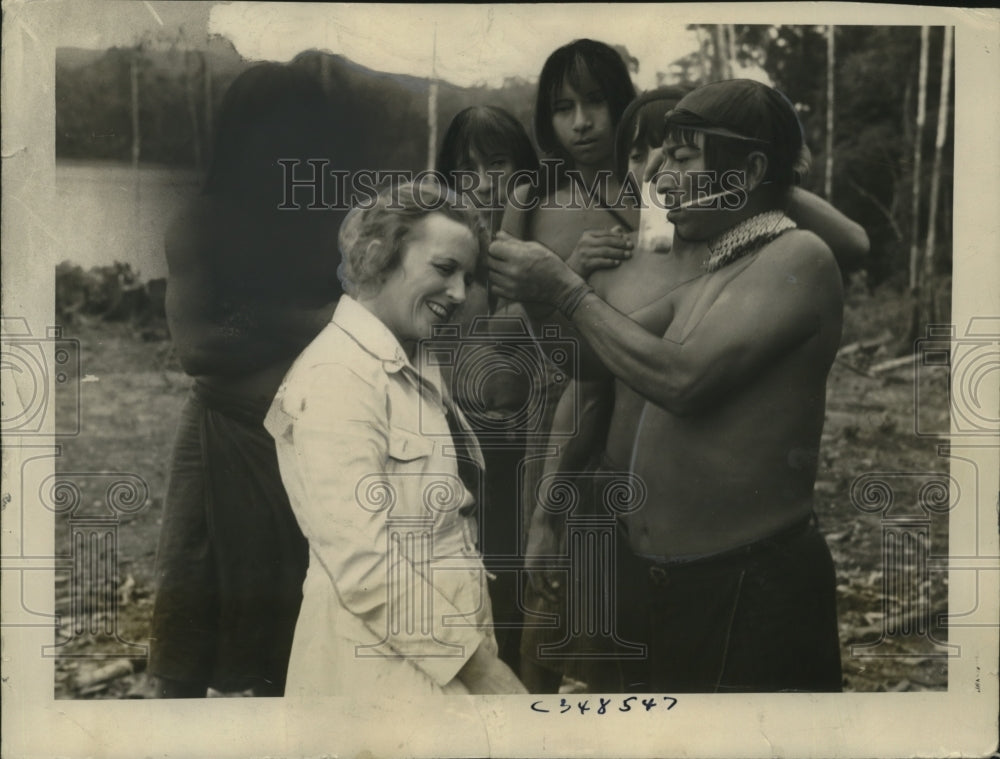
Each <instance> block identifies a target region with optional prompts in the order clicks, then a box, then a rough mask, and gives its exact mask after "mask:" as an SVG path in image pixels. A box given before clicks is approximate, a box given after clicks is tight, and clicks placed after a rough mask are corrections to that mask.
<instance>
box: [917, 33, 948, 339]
mask: <svg viewBox="0 0 1000 759" xmlns="http://www.w3.org/2000/svg"><path fill="white" fill-rule="evenodd" d="M952 34H954V30H953V28H952V27H950V26H946V27H945V28H944V46H943V49H942V51H941V99H940V100H939V101H938V123H937V138H936V139H935V140H934V168H933V169H932V171H931V195H930V199H929V201H928V213H927V248H926V250H925V252H924V276H923V280H924V284H923V288H922V293H923V298H922V300H923V302H924V306H923V311H924V317H925V318H926V320H927V323H933V322H935V321H937V314H935V313H934V291H935V284H936V283H935V279H936V273H935V271H934V263H935V247H936V243H937V206H938V193H939V190H940V187H941V158H942V153H943V152H944V143H945V140H946V139H947V137H948V113H949V111H950V107H949V102H948V101H949V99H950V96H951V48H952Z"/></svg>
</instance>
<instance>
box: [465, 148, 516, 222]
mask: <svg viewBox="0 0 1000 759" xmlns="http://www.w3.org/2000/svg"><path fill="white" fill-rule="evenodd" d="M458 169H459V171H468V172H472V173H474V174H475V175H476V177H475V182H476V184H475V185H473V186H472V187H469V183H470V180H471V179H472V178H471V177H469V178H463V179H461V180H460V181H461V182H463V183H465V184H464V187H465V188H468V189H469V190H471V191H472V193H473V194H474V195H475V197H476V200H478V201H479V203H480V205H482V206H485V208H487V209H500V210H502V209H503V207H504V206H505V205H507V182H508V180H509V179H510V177H511V175H512V174H513V173H514V172H515V170H516V169H515V166H514V159H513V158H511V156H510V154H509V153H503V152H494V153H490V154H488V155H486V154H483V153H480V152H479V151H478V150H476V149H475V148H469V154H468V155H467V156H466V158H465V160H464V161H463V162H462V163H461V164H460V165H459V167H458Z"/></svg>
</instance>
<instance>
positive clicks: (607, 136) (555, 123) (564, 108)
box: [552, 77, 615, 167]
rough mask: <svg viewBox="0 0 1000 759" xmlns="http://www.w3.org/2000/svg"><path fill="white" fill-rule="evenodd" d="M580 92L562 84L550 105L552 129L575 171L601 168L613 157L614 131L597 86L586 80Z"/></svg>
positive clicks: (588, 79) (588, 78)
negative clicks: (584, 168)
mask: <svg viewBox="0 0 1000 759" xmlns="http://www.w3.org/2000/svg"><path fill="white" fill-rule="evenodd" d="M580 90H581V91H579V92H578V91H577V90H576V89H574V88H573V86H572V85H571V84H570V83H569V82H567V81H565V80H564V81H563V83H562V87H560V89H559V91H558V92H557V93H556V98H555V101H554V102H553V104H552V129H553V131H554V132H555V134H556V139H558V140H559V144H560V145H562V147H563V149H564V150H565V151H566V152H567V153H568V154H569V156H570V158H571V159H572V160H573V163H574V164H575V165H576V166H577V167H601V166H604V165H605V164H607V163H608V162H609V161H610V160H612V157H613V155H614V150H615V127H614V124H613V123H612V122H611V113H610V111H609V110H608V103H607V99H606V98H605V97H604V92H603V91H602V90H601V88H600V87H599V86H598V84H597V82H595V81H594V80H593V79H592V78H591V77H586V78H585V79H584V81H583V82H582V84H581V87H580Z"/></svg>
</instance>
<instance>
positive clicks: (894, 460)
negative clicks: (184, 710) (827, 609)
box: [55, 285, 948, 698]
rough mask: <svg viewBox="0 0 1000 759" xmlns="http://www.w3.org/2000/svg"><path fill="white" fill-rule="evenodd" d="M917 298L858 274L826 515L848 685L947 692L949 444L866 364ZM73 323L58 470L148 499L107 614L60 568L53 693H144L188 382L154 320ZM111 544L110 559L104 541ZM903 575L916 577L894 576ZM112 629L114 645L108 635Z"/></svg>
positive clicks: (943, 396)
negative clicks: (895, 551)
mask: <svg viewBox="0 0 1000 759" xmlns="http://www.w3.org/2000/svg"><path fill="white" fill-rule="evenodd" d="M906 309H907V306H906V303H905V301H904V299H903V298H901V297H899V296H897V295H895V294H893V293H892V292H891V291H889V290H888V289H885V288H883V289H882V290H880V291H878V293H877V294H876V295H875V296H871V295H869V294H867V293H866V292H865V291H864V289H863V288H862V287H861V286H860V285H855V286H852V287H851V288H850V289H849V297H848V305H847V309H846V314H845V330H844V339H843V345H844V346H854V344H857V343H858V342H859V341H862V342H863V344H862V345H861V346H860V347H851V348H848V349H847V350H844V349H842V353H841V356H840V357H838V360H837V362H836V363H835V365H834V367H833V371H832V373H831V376H830V382H829V386H828V407H827V419H826V426H825V430H824V435H823V444H822V449H821V462H820V472H819V477H818V481H817V485H816V511H817V514H818V517H819V520H820V527H821V529H822V531H823V532H824V533H825V535H826V537H827V541H828V543H829V545H830V549H831V551H832V553H833V557H834V561H835V563H836V567H837V575H838V605H839V616H840V637H841V646H842V656H843V664H844V688H845V690H849V691H920V690H944V689H946V688H947V683H948V668H947V658H944V657H942V656H941V649H940V648H938V647H936V646H935V645H933V643H932V642H931V638H933V639H935V640H936V641H939V642H942V643H943V642H946V640H947V631H946V629H945V628H944V625H943V623H944V621H945V620H943V617H944V615H946V613H947V590H948V588H947V574H946V572H945V571H943V570H944V569H946V565H945V564H944V558H943V557H944V556H945V555H946V552H947V543H948V524H947V516H948V515H947V513H943V512H945V511H946V508H947V507H946V506H945V508H944V509H939V512H942V513H933V512H929V511H927V510H924V509H921V508H920V507H919V506H918V500H919V498H918V491H920V489H921V488H922V487H924V486H925V485H927V483H928V481H929V480H931V479H933V476H934V474H935V473H937V474H938V475H944V474H946V473H947V472H948V461H947V459H945V458H943V457H942V456H940V455H939V453H938V446H939V444H940V443H942V442H944V438H943V437H934V436H933V435H932V436H923V435H921V436H918V435H917V434H915V431H914V426H915V425H914V418H915V411H914V402H915V401H914V398H915V395H914V370H913V369H912V368H911V366H910V365H909V364H907V365H905V366H902V367H900V368H896V369H893V370H890V371H885V372H878V373H872V372H871V369H872V367H873V366H875V365H877V364H878V363H880V362H883V361H886V360H888V359H891V358H893V357H894V356H895V355H896V348H897V347H898V344H899V340H900V338H901V337H902V335H901V333H902V331H903V327H904V325H906V324H907V310H906ZM65 331H66V334H67V336H68V337H71V338H76V339H78V340H79V341H80V347H81V362H82V377H83V379H82V383H81V385H80V391H81V400H80V410H81V433H80V435H78V436H76V437H73V438H66V439H64V440H63V441H62V443H63V450H62V455H61V457H60V458H59V459H58V463H57V469H58V470H59V471H60V472H64V473H81V472H83V473H94V472H104V473H109V472H110V473H116V472H117V473H133V474H136V475H138V476H139V477H141V478H142V480H144V481H145V483H146V484H147V485H148V498H147V500H146V501H145V503H144V505H142V507H141V508H139V509H138V510H136V511H135V513H134V514H132V515H128V516H123V517H120V518H119V520H118V522H117V524H116V526H115V527H114V529H113V530H112V531H113V532H114V531H116V532H117V565H116V569H113V570H111V571H109V572H107V573H105V574H103V575H102V574H101V573H100V572H92V573H91V574H90V575H88V582H89V583H91V584H90V585H88V586H85V588H84V589H85V590H87V591H95V590H97V588H95V587H93V585H94V584H95V583H97V584H101V585H103V588H104V590H105V591H108V592H113V594H114V597H115V599H116V604H113V605H112V606H111V607H110V608H108V609H106V610H105V611H104V613H103V614H102V616H101V618H100V619H97V620H95V619H89V620H81V619H79V618H78V610H75V609H74V599H77V596H78V595H79V589H78V590H76V591H75V590H74V588H73V584H74V582H75V580H74V579H73V578H72V572H71V571H69V570H66V571H64V572H61V573H59V574H58V576H57V583H56V612H57V614H59V615H60V621H61V625H60V626H59V627H58V629H57V630H56V639H57V640H56V642H57V643H58V644H60V645H61V649H60V651H61V654H62V655H61V656H60V657H59V658H58V659H57V661H56V667H55V694H56V697H58V698H125V697H145V696H148V695H150V691H149V686H148V682H147V680H146V678H145V673H144V660H143V659H142V658H141V656H136V654H137V653H141V651H139V650H137V649H135V648H133V647H130V646H126V645H125V644H124V643H123V641H124V642H127V643H129V644H135V645H140V646H142V645H146V644H147V643H148V640H147V638H148V626H149V619H150V615H151V611H152V603H153V587H152V581H153V561H154V557H155V552H156V540H157V533H158V529H159V525H160V519H161V511H162V506H163V497H164V492H165V489H166V479H167V473H168V467H169V459H170V449H171V442H172V438H173V434H174V425H175V423H176V420H177V418H178V415H179V411H180V408H181V404H182V402H183V400H184V397H185V392H186V388H187V387H188V384H189V380H188V378H186V377H185V375H184V374H183V373H182V372H180V370H179V366H178V365H177V362H176V359H175V358H174V356H173V354H172V351H171V348H170V345H169V342H167V341H164V340H162V339H156V335H155V332H156V330H153V331H152V332H151V331H150V330H148V329H147V330H145V339H143V337H142V336H141V334H142V332H143V331H142V330H138V329H136V328H134V327H131V326H129V325H126V324H109V323H106V322H100V321H96V320H95V321H92V322H89V323H88V322H86V321H78V323H76V324H74V325H71V326H67V327H66V330H65ZM864 341H871V342H872V343H873V344H867V343H865V342H864ZM921 383H922V384H921V395H920V403H921V413H922V415H923V416H922V418H924V419H929V420H930V421H931V422H932V423H933V424H932V427H933V428H935V429H940V430H945V429H946V428H947V421H948V403H947V377H946V376H944V375H943V374H941V373H938V374H935V375H933V376H932V375H930V374H928V375H927V376H922V377H921ZM925 391H926V392H925ZM57 403H58V404H59V405H58V407H57V408H58V411H59V413H63V414H72V413H74V409H73V407H74V403H73V399H72V397H71V396H70V395H69V394H65V393H64V394H63V395H62V396H59V397H57ZM914 473H919V475H920V476H914ZM67 476H70V475H67ZM77 479H78V480H79V482H78V484H79V487H80V489H81V494H82V499H83V502H85V503H91V502H94V503H95V504H97V503H99V502H100V501H102V499H104V498H105V491H106V489H107V484H108V482H109V478H108V477H78V478H77ZM879 481H881V482H885V483H887V484H888V485H889V486H890V487H891V488H892V491H893V497H894V504H895V505H894V506H893V509H894V510H895V511H893V512H892V513H890V514H889V517H890V518H889V519H884V518H883V517H884V515H883V514H882V513H867V512H866V511H864V510H862V508H860V507H859V505H856V504H855V502H857V504H860V506H865V507H866V508H869V509H870V510H873V509H875V508H876V506H877V505H878V504H879V501H878V497H879V493H880V490H879V485H878V482H879ZM866 484H867V487H866ZM852 485H853V486H854V491H855V497H854V499H853V500H852V496H851V492H852ZM925 495H927V493H926V492H925ZM930 498H931V500H933V493H931V494H930ZM944 500H945V502H946V501H947V497H945V499H944ZM900 515H903V516H909V517H910V522H909V523H908V524H909V527H907V528H906V529H909V530H910V531H911V532H912V531H914V530H916V531H918V532H919V531H921V530H926V534H927V536H928V537H927V541H928V542H929V551H930V559H929V561H928V563H927V564H926V565H925V564H923V563H922V561H923V558H922V557H921V556H920V555H919V554H920V550H916V549H914V548H913V546H914V545H917V544H915V543H914V544H911V543H908V542H906V540H902V541H896V540H894V539H893V538H892V535H893V530H894V529H898V528H900V524H901V523H900V522H899V521H898V518H899V517H900ZM894 520H896V521H894ZM77 527H78V525H77ZM904 527H905V525H904ZM73 530H74V525H73V524H71V523H70V520H69V519H68V518H66V517H57V522H56V545H57V546H61V547H62V548H63V550H64V553H65V554H67V555H70V554H71V552H72V551H71V533H72V532H73ZM884 535H886V536H888V537H887V538H886V539H884V537H883V536H884ZM884 545H887V546H890V547H892V546H900V547H901V548H902V550H903V552H902V555H901V557H900V558H899V560H893V561H890V562H888V563H886V562H885V561H884V560H883V546H884ZM100 550H101V551H102V552H103V554H104V555H105V556H107V555H109V554H108V549H107V544H106V545H105V547H104V548H102V549H100ZM939 557H940V558H939ZM887 570H888V571H887ZM907 573H909V577H911V578H914V579H912V581H903V582H901V583H897V582H895V581H894V578H896V577H898V576H901V575H906V574H907ZM77 600H78V599H77ZM928 603H929V613H928V612H927V608H928V607H927V604H928ZM115 606H117V608H116V609H115V608H114V607H115ZM74 611H77V614H75V613H74ZM116 615H117V616H116ZM887 615H888V616H887ZM897 623H898V625H899V627H898V628H894V627H893V624H897ZM95 628H96V629H97V632H94V630H95ZM114 630H117V638H118V639H119V640H117V641H116V640H115V635H114V634H113V632H109V631H114ZM886 630H887V631H888V632H889V634H888V636H886V639H885V640H884V641H883V643H882V644H881V645H880V646H878V647H873V648H869V649H859V648H858V646H859V644H860V645H864V644H873V643H876V642H878V641H879V639H880V637H882V636H883V632H884V631H886ZM893 633H895V634H893ZM95 655H96V656H99V657H101V658H94V656H95Z"/></svg>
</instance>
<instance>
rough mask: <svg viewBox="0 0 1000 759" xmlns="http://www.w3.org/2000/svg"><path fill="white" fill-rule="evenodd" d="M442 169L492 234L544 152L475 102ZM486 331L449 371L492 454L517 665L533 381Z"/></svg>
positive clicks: (483, 519) (472, 321) (498, 591)
mask: <svg viewBox="0 0 1000 759" xmlns="http://www.w3.org/2000/svg"><path fill="white" fill-rule="evenodd" d="M436 168H437V171H438V172H439V173H440V174H441V175H443V176H444V178H445V180H446V182H447V184H448V186H449V187H450V188H451V189H452V190H454V191H455V192H456V193H457V195H458V196H459V201H460V202H462V203H463V204H464V205H466V206H474V207H475V208H477V209H478V210H479V213H480V218H481V220H482V222H483V224H484V226H485V227H486V228H487V229H488V230H489V232H490V236H491V237H492V236H493V235H495V234H496V232H497V231H498V230H499V228H500V222H501V221H502V219H503V209H504V207H505V206H506V204H507V200H508V192H510V191H512V190H513V185H514V184H515V183H516V182H517V181H518V180H519V179H521V180H522V181H524V182H525V184H526V185H532V184H535V183H536V182H537V172H538V157H537V156H536V155H535V150H534V148H533V147H532V146H531V139H530V138H529V137H528V133H527V132H526V131H525V129H524V127H523V126H521V123H520V122H519V121H518V120H517V119H516V118H514V116H512V115H511V114H510V113H508V112H507V111H505V110H503V109H502V108H497V107H495V106H472V107H470V108H466V109H465V110H463V111H461V112H459V113H458V114H457V115H456V116H455V118H454V119H452V121H451V124H450V125H449V126H448V129H447V131H446V132H445V135H444V140H443V141H442V144H441V149H440V151H439V152H438V160H437V167H436ZM485 274H486V271H485V267H480V269H479V271H478V272H477V276H476V279H475V281H474V282H473V283H472V285H471V286H470V287H469V288H468V289H467V293H466V302H465V304H463V306H462V308H461V310H460V312H459V313H457V314H456V317H457V320H458V321H459V322H460V324H461V327H462V333H463V335H464V336H466V337H468V336H469V335H470V332H471V331H472V329H473V328H475V327H476V325H477V320H479V321H478V324H479V325H480V326H482V325H487V324H488V322H487V321H485V320H483V319H484V317H486V316H487V314H488V313H489V304H488V297H487V290H486V276H485ZM483 337H484V336H482V335H480V336H479V338H478V339H476V336H473V337H472V339H471V340H470V341H468V342H466V343H464V345H465V347H466V348H467V350H459V352H458V354H457V356H458V359H457V365H453V366H451V367H449V368H450V369H452V370H453V371H451V372H447V373H446V377H445V378H446V380H447V381H448V384H449V386H450V387H451V389H452V393H453V395H454V397H455V400H456V402H457V403H458V405H459V406H460V407H461V408H462V410H463V411H464V412H465V414H466V416H467V417H468V419H469V421H470V423H471V424H472V426H473V428H474V429H475V431H476V433H477V435H478V436H479V437H480V442H481V447H482V450H483V457H484V459H485V461H486V473H485V483H484V488H483V491H484V493H483V494H484V498H483V503H482V506H481V508H480V512H479V515H480V535H481V538H480V550H481V552H482V554H483V563H484V565H485V566H486V569H487V571H488V572H489V574H490V577H491V579H490V583H489V594H490V600H491V602H492V606H493V618H494V622H495V625H496V639H497V644H498V646H499V649H500V657H501V658H502V659H503V661H505V662H506V663H507V664H508V665H510V666H511V667H512V668H513V669H514V670H515V671H516V669H517V667H518V658H519V647H520V625H521V619H522V612H521V610H520V607H519V599H518V595H519V593H518V589H519V587H520V585H521V582H520V574H521V561H520V558H519V557H520V547H519V536H520V533H521V526H520V523H519V521H518V518H517V516H518V509H517V503H518V493H517V479H516V472H517V467H518V465H519V464H520V461H521V457H522V456H523V455H524V436H523V435H522V434H519V431H518V430H517V429H516V427H517V425H516V424H509V423H508V422H509V421H510V420H512V419H516V417H517V414H518V411H519V409H520V408H521V406H522V405H523V403H524V398H525V397H526V388H525V382H524V376H523V373H522V374H518V372H517V370H516V367H515V366H513V365H512V364H511V361H510V360H509V356H508V357H505V356H503V355H501V353H500V352H497V351H493V350H491V349H489V348H487V346H485V345H484V344H483ZM490 339H491V340H492V338H490ZM465 357H469V361H468V362H465V361H464V358H465ZM485 367H489V369H490V371H488V372H485V373H483V374H480V373H479V371H478V370H481V369H483V368H485ZM466 369H467V370H468V371H466Z"/></svg>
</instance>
